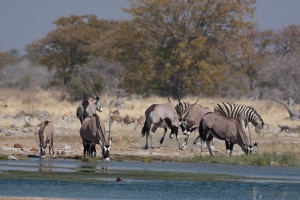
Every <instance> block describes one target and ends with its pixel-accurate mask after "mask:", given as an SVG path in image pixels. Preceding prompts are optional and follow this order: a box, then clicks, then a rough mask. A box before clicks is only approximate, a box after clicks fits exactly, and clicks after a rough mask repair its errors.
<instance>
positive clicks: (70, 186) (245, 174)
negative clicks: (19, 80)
mask: <svg viewBox="0 0 300 200" xmlns="http://www.w3.org/2000/svg"><path fill="white" fill-rule="evenodd" d="M14 170H17V171H21V172H22V174H26V173H28V174H29V175H30V176H33V177H39V176H40V175H41V172H46V173H45V174H42V175H43V176H48V177H47V178H46V177H45V178H44V179H43V178H42V180H39V179H38V178H36V180H34V179H32V178H26V177H27V176H21V175H22V174H16V175H15V174H13V173H14V172H15V171H14ZM161 171H165V172H164V174H166V177H167V174H169V175H171V176H169V177H173V178H174V179H173V178H171V180H166V179H165V176H164V175H161V176H160V177H158V178H157V177H155V174H157V173H159V172H161ZM10 173H12V174H10ZM122 173H123V174H122ZM137 173H141V174H144V173H145V174H146V175H149V174H150V175H149V176H150V178H149V176H146V175H145V177H147V178H145V179H143V178H140V177H139V178H125V182H116V181H115V180H116V177H117V176H118V175H119V174H122V177H125V176H126V174H128V176H129V175H130V176H132V177H134V175H135V174H137ZM148 173H149V174H148ZM7 174H8V175H9V176H6V175H7ZM57 174H58V177H59V176H66V177H68V178H67V179H65V180H59V179H57V178H55V175H57ZM182 174H183V175H184V176H185V175H186V179H185V178H184V176H183V178H181V179H179V180H176V176H182ZM205 175H207V176H208V177H209V178H208V179H203V180H200V181H199V180H195V181H190V180H192V179H190V178H193V176H195V177H196V176H205ZM221 175H225V176H221ZM72 176H80V178H79V179H73V178H76V177H72ZM24 177H25V178H24ZM28 177H29V176H28ZM82 179H85V180H89V182H82ZM0 196H15V197H53V198H76V199H289V200H290V199H297V200H299V199H300V168H294V167H259V166H244V165H222V164H207V163H175V162H151V163H142V162H114V161H112V162H110V163H104V162H101V161H100V162H96V163H86V162H79V161H75V160H59V159H53V160H52V159H45V160H39V159H31V160H29V161H0Z"/></svg>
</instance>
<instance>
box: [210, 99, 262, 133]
mask: <svg viewBox="0 0 300 200" xmlns="http://www.w3.org/2000/svg"><path fill="white" fill-rule="evenodd" d="M214 111H215V113H219V114H221V115H223V116H225V117H229V118H235V119H242V120H243V121H244V125H245V128H246V127H247V125H248V123H249V122H251V123H252V124H253V125H254V126H255V127H256V128H257V127H258V128H259V129H260V128H262V127H263V125H264V121H263V119H262V118H261V116H260V115H259V114H258V113H257V111H256V110H255V109H254V108H252V107H250V106H247V105H243V104H233V103H227V102H221V103H219V104H217V106H216V107H215V109H214Z"/></svg>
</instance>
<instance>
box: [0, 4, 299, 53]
mask: <svg viewBox="0 0 300 200" xmlns="http://www.w3.org/2000/svg"><path fill="white" fill-rule="evenodd" d="M128 6H129V3H128V1H127V0H0V51H9V50H11V49H18V50H20V52H21V53H24V48H25V46H26V45H27V44H30V43H31V42H33V41H35V40H38V39H41V38H43V37H45V36H46V35H47V33H49V32H50V31H51V30H53V29H55V26H54V24H53V23H52V22H53V21H55V20H56V19H58V18H59V17H68V16H70V15H72V14H73V15H85V14H94V15H96V16H97V17H98V18H101V19H115V20H120V19H128V18H129V17H130V15H128V14H127V13H125V12H123V10H122V8H126V7H128ZM256 6H257V10H256V13H255V19H256V20H257V21H258V27H259V29H261V30H264V29H274V30H280V29H282V28H284V27H287V26H289V25H291V24H298V25H300V0H257V3H256Z"/></svg>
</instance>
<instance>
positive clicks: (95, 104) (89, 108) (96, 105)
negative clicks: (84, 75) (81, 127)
mask: <svg viewBox="0 0 300 200" xmlns="http://www.w3.org/2000/svg"><path fill="white" fill-rule="evenodd" d="M88 83H89V85H90V86H91V87H92V89H93V92H94V94H93V93H92V92H91V91H90V90H89V88H88V86H87V84H86V83H84V82H82V84H83V85H84V87H85V88H86V89H87V90H88V92H89V93H90V95H91V98H92V99H90V97H89V98H88V99H83V100H82V102H81V103H80V104H79V106H78V107H77V110H76V116H77V118H78V119H79V120H80V123H81V124H82V122H83V120H84V119H85V118H86V117H90V116H92V115H93V114H95V113H96V111H99V112H102V107H101V103H100V97H99V96H98V95H97V93H96V91H95V89H94V87H93V85H92V84H91V83H90V82H89V81H88Z"/></svg>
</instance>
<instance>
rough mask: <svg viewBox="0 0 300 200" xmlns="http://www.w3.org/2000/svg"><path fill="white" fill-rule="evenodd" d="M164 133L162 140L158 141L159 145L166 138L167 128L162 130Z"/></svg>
mask: <svg viewBox="0 0 300 200" xmlns="http://www.w3.org/2000/svg"><path fill="white" fill-rule="evenodd" d="M164 130H165V132H164V135H163V136H162V138H161V139H160V140H159V143H160V144H162V143H163V142H164V140H165V136H166V133H167V130H168V129H167V128H164Z"/></svg>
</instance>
